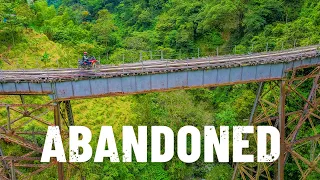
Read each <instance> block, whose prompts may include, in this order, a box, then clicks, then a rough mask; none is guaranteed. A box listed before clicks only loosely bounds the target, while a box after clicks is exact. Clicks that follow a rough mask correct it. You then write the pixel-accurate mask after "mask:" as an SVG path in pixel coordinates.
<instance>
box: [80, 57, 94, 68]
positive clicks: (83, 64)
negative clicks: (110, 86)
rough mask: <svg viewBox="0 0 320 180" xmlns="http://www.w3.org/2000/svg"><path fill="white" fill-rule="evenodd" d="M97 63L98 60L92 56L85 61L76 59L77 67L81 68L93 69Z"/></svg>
mask: <svg viewBox="0 0 320 180" xmlns="http://www.w3.org/2000/svg"><path fill="white" fill-rule="evenodd" d="M98 65H99V61H98V60H96V58H95V57H94V56H92V57H90V58H88V60H87V61H85V60H83V59H81V60H78V68H83V69H92V68H93V69H95V68H97V66H98Z"/></svg>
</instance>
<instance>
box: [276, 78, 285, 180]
mask: <svg viewBox="0 0 320 180" xmlns="http://www.w3.org/2000/svg"><path fill="white" fill-rule="evenodd" d="M285 104H286V81H284V80H283V81H281V82H280V100H279V123H278V127H279V132H280V156H279V158H278V162H277V165H278V167H277V170H278V172H277V179H278V180H283V179H284V156H285V152H286V149H285V148H286V147H285V146H286V144H285V138H286V135H285V126H286V123H285V122H286V115H285V113H286V112H285Z"/></svg>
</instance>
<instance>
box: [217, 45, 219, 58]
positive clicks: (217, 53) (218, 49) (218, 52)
mask: <svg viewBox="0 0 320 180" xmlns="http://www.w3.org/2000/svg"><path fill="white" fill-rule="evenodd" d="M217 56H219V47H217Z"/></svg>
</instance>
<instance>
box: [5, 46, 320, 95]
mask: <svg viewBox="0 0 320 180" xmlns="http://www.w3.org/2000/svg"><path fill="white" fill-rule="evenodd" d="M318 56H319V53H318V51H317V47H316V46H310V47H304V48H296V49H291V50H286V51H278V52H268V53H259V54H251V55H241V56H219V57H205V58H198V59H191V60H173V61H172V60H163V61H145V62H140V63H132V64H124V65H119V66H101V67H100V68H99V69H95V70H81V69H56V70H54V69H52V70H25V71H18V70H12V71H1V72H0V82H1V86H0V94H51V96H52V98H54V99H59V100H60V99H71V98H84V97H96V96H110V95H119V94H135V93H144V92H149V91H164V90H170V89H179V88H193V87H208V86H218V85H226V84H236V83H246V82H258V81H266V80H278V79H282V78H283V76H284V73H285V71H286V70H288V69H292V68H295V67H302V66H312V65H319V64H320V58H318Z"/></svg>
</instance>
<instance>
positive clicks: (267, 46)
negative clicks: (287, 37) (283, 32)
mask: <svg viewBox="0 0 320 180" xmlns="http://www.w3.org/2000/svg"><path fill="white" fill-rule="evenodd" d="M268 50H269V42H267V45H266V52H268Z"/></svg>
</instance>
